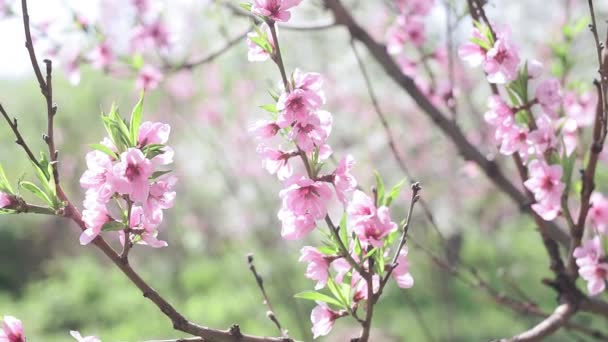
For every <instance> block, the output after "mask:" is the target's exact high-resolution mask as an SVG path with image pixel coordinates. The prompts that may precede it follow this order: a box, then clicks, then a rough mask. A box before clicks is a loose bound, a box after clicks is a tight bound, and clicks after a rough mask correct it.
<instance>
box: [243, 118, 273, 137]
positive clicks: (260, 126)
mask: <svg viewBox="0 0 608 342" xmlns="http://www.w3.org/2000/svg"><path fill="white" fill-rule="evenodd" d="M279 129H280V127H279V125H277V124H276V122H274V121H268V120H258V121H257V122H256V123H255V124H253V125H252V126H251V127H249V132H252V133H253V135H254V136H255V137H256V138H258V139H269V138H272V137H274V136H275V135H277V133H278V132H279Z"/></svg>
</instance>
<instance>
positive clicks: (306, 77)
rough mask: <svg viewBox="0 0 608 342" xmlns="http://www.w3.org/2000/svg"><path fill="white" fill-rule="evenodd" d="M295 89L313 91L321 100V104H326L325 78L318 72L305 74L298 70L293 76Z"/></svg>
mask: <svg viewBox="0 0 608 342" xmlns="http://www.w3.org/2000/svg"><path fill="white" fill-rule="evenodd" d="M291 77H292V79H293V87H294V89H301V90H304V91H311V92H313V93H315V94H316V95H317V96H318V97H319V98H320V99H321V104H324V103H325V93H324V92H323V77H322V76H321V74H319V73H317V72H303V71H301V70H300V69H298V68H296V69H295V70H294V72H293V74H292V76H291Z"/></svg>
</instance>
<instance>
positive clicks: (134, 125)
mask: <svg viewBox="0 0 608 342" xmlns="http://www.w3.org/2000/svg"><path fill="white" fill-rule="evenodd" d="M143 107H144V92H143V90H142V92H141V94H140V95H139V101H137V104H136V105H135V107H133V111H132V112H131V121H130V123H129V133H130V135H131V136H130V137H131V144H132V145H133V146H137V139H138V133H139V125H140V124H141V117H142V111H143Z"/></svg>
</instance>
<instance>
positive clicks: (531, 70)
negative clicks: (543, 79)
mask: <svg viewBox="0 0 608 342" xmlns="http://www.w3.org/2000/svg"><path fill="white" fill-rule="evenodd" d="M527 65H528V77H529V78H531V79H535V78H539V77H540V75H541V74H542V73H543V63H541V62H540V61H538V60H536V59H533V60H531V61H528V64H527Z"/></svg>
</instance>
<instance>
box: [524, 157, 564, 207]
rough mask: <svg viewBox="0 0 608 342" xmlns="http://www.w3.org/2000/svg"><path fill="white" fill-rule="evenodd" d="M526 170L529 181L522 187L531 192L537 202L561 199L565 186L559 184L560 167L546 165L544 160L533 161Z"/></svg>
mask: <svg viewBox="0 0 608 342" xmlns="http://www.w3.org/2000/svg"><path fill="white" fill-rule="evenodd" d="M528 170H529V179H528V180H527V181H525V182H524V185H525V187H526V188H528V190H530V191H532V193H533V194H534V198H536V200H537V201H541V200H544V199H547V198H560V197H561V195H562V192H563V190H564V187H565V186H564V184H563V183H562V182H561V177H562V167H561V166H560V165H547V163H546V162H545V161H544V160H538V159H535V160H533V161H531V162H530V164H529V165H528Z"/></svg>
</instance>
